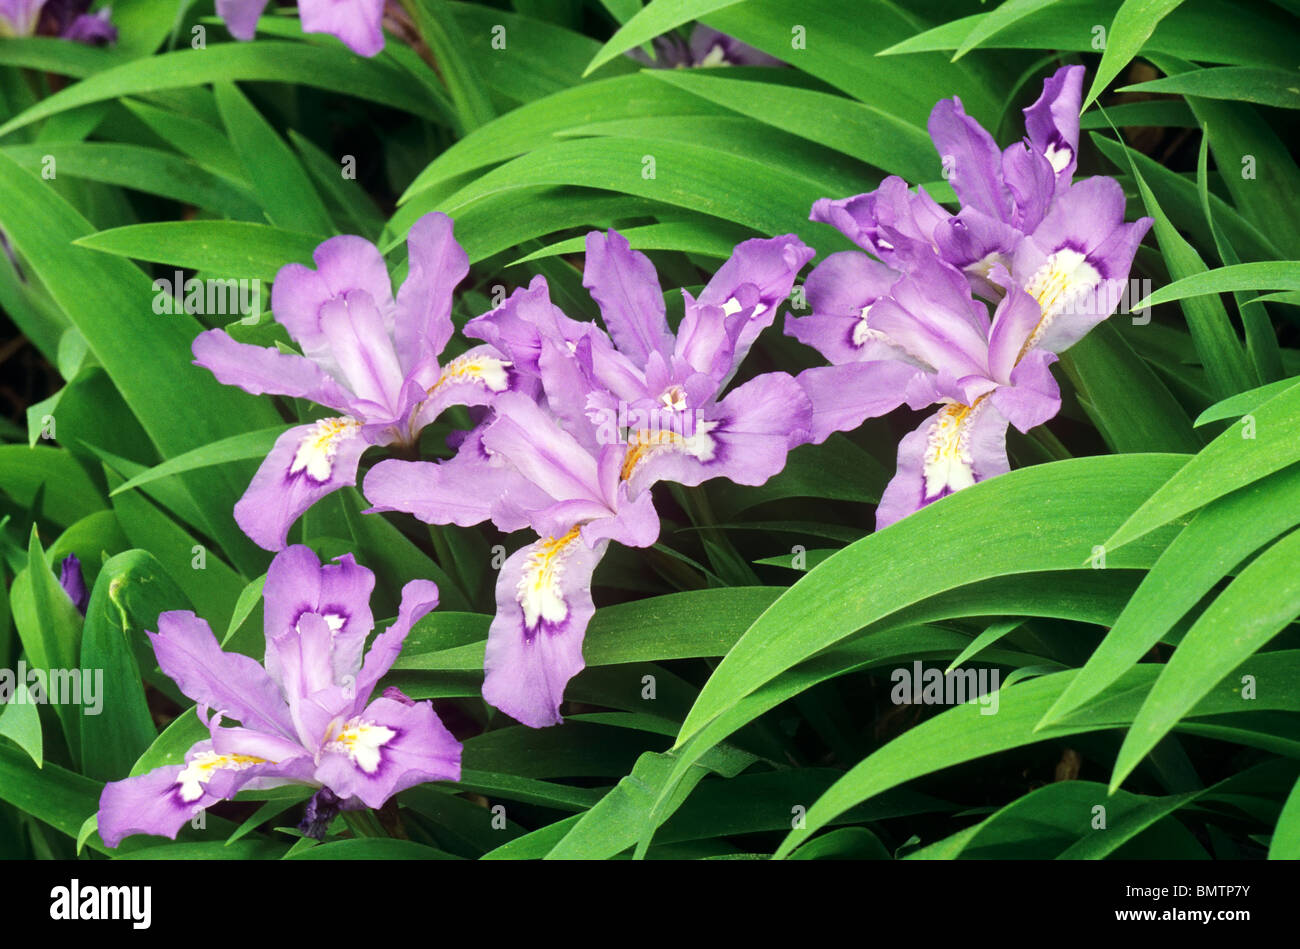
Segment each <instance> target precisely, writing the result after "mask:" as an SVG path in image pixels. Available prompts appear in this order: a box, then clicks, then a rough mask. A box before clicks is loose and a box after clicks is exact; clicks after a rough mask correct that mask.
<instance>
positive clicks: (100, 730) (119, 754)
mask: <svg viewBox="0 0 1300 949" xmlns="http://www.w3.org/2000/svg"><path fill="white" fill-rule="evenodd" d="M188 607H189V602H188V601H187V600H186V598H185V596H184V594H182V593H181V591H180V590H179V589H178V588H177V587H176V585H175V583H173V582H172V580H171V579H170V578H169V577H168V576H167V573H166V572H165V571H164V570H163V567H162V564H160V563H159V562H158V560H157V559H156V558H155V557H154V556H153V555H152V554H149V553H147V552H146V551H143V550H129V551H127V552H126V553H122V554H118V555H117V556H116V557H113V558H111V559H109V560H108V562H107V563H105V564H104V566H103V569H101V570H100V573H99V578H98V580H96V582H95V587H94V590H92V591H91V595H90V603H89V605H88V607H87V609H86V631H85V635H84V638H83V643H82V654H81V665H82V668H83V669H88V670H102V671H103V691H102V692H101V694H100V700H101V702H102V708H101V710H100V712H99V714H95V715H88V716H87V718H86V719H85V721H84V722H83V724H82V734H83V736H84V740H85V752H84V754H83V767H82V771H83V773H84V774H85V775H86V776H87V777H92V778H98V779H99V780H101V781H107V780H113V779H118V778H121V777H123V776H124V775H125V774H126V773H127V772H128V771H129V770H130V768H131V765H132V764H133V763H134V762H135V761H137V760H138V759H139V757H140V756H141V755H142V754H143V753H144V752H145V750H146V749H148V748H149V746H150V745H152V744H153V742H154V739H155V738H157V736H158V733H157V730H156V729H155V728H154V724H153V718H152V716H151V715H150V713H149V706H148V703H147V702H146V700H145V694H144V688H143V686H142V684H141V681H140V669H141V664H142V663H143V662H147V663H148V667H149V668H152V666H153V665H154V662H153V651H152V649H150V648H149V645H148V640H147V639H146V637H145V631H146V630H150V631H155V632H156V631H157V629H158V615H159V614H160V613H161V612H163V611H164V610H176V609H186V608H188Z"/></svg>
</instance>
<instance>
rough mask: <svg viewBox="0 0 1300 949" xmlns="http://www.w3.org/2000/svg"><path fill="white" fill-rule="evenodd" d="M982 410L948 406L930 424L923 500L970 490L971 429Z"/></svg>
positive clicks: (978, 403)
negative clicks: (963, 489)
mask: <svg viewBox="0 0 1300 949" xmlns="http://www.w3.org/2000/svg"><path fill="white" fill-rule="evenodd" d="M981 406H982V403H981V402H977V403H976V405H975V406H974V407H971V406H969V405H957V404H952V405H947V406H945V407H944V409H943V411H942V412H940V413H939V417H938V418H936V419H935V420H934V421H933V422H932V423H931V424H930V431H929V432H928V433H927V438H926V445H925V459H924V469H923V470H924V475H925V500H926V501H932V500H934V499H935V498H937V497H940V496H941V495H944V494H950V493H952V492H954V491H960V490H961V489H962V488H969V487H970V486H971V485H972V484H974V483H975V469H974V467H973V466H972V465H973V459H972V458H971V453H970V427H971V423H972V422H973V421H974V420H975V416H976V415H977V414H978V413H979V411H980V408H981Z"/></svg>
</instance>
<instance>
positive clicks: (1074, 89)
mask: <svg viewBox="0 0 1300 949" xmlns="http://www.w3.org/2000/svg"><path fill="white" fill-rule="evenodd" d="M1083 74H1084V67H1082V66H1062V67H1061V68H1060V69H1058V70H1057V71H1056V72H1055V73H1053V74H1052V75H1051V76H1050V77H1049V78H1048V79H1046V80H1044V82H1043V93H1042V95H1040V96H1039V97H1038V101H1036V102H1035V103H1034V104H1033V105H1031V106H1029V108H1027V109H1025V110H1024V112H1025V131H1026V132H1027V133H1028V135H1029V143H1030V144H1031V145H1032V146H1033V147H1034V149H1035V150H1036V151H1038V152H1039V153H1040V154H1042V155H1043V156H1044V157H1045V158H1046V159H1047V160H1048V161H1049V162H1050V163H1051V165H1052V169H1053V171H1055V173H1056V190H1057V191H1058V192H1060V191H1064V190H1065V189H1066V188H1068V187H1069V185H1070V179H1071V177H1072V176H1073V175H1074V170H1075V168H1076V167H1077V165H1078V161H1077V152H1078V150H1079V108H1080V105H1081V103H1082V101H1083Z"/></svg>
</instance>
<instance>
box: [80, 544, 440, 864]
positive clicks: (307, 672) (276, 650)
mask: <svg viewBox="0 0 1300 949" xmlns="http://www.w3.org/2000/svg"><path fill="white" fill-rule="evenodd" d="M374 585H375V576H374V574H373V573H371V572H370V571H369V570H367V569H366V568H365V567H362V566H359V565H358V564H357V563H356V562H355V561H354V560H353V559H352V556H351V555H350V554H346V555H344V556H343V557H340V558H339V559H338V561H337V562H336V563H331V564H325V565H324V566H322V565H321V563H320V561H319V560H317V558H316V555H315V554H313V553H312V552H311V551H310V550H309V549H307V548H306V547H301V546H294V547H290V548H288V549H287V550H285V551H284V552H282V553H281V554H279V555H277V556H276V558H275V560H274V561H272V563H271V568H270V571H269V572H268V573H267V577H266V586H265V589H264V593H263V597H264V606H265V617H266V660H265V666H263V665H261V664H259V663H257V662H255V661H254V660H252V659H250V658H249V657H247V656H242V655H239V654H237V653H228V652H223V651H222V650H221V647H220V646H218V645H217V640H216V637H214V636H213V634H212V630H211V629H210V628H209V627H208V624H207V623H206V622H204V621H203V620H201V619H199V618H198V617H196V616H195V615H194V614H193V613H191V612H189V611H182V610H175V611H170V612H167V613H163V614H161V615H160V616H159V617H158V632H157V633H149V638H150V640H151V641H152V642H153V648H154V654H155V655H156V656H157V658H158V666H159V668H160V669H162V671H163V672H164V673H166V674H167V675H168V676H169V677H171V678H172V679H173V680H174V681H175V682H176V685H177V686H178V687H179V688H180V690H181V691H182V692H184V693H185V694H186V695H188V696H189V697H190V698H192V699H194V701H195V702H197V703H198V715H199V718H200V720H204V721H205V724H206V725H207V726H208V729H209V731H210V737H209V738H207V739H204V740H203V741H200V742H199V743H198V744H196V745H194V747H192V748H191V749H190V750H189V751H188V752H186V754H185V763H184V764H176V765H167V766H165V767H161V768H156V769H154V770H153V771H150V772H148V773H146V774H142V775H139V776H137V777H133V778H127V779H126V780H123V781H114V782H111V783H110V784H108V785H107V786H106V787H105V788H104V792H103V795H102V796H101V797H100V801H99V835H100V837H102V838H103V840H104V843H106V844H107V845H108V846H109V847H116V846H117V845H118V844H119V843H120V842H121V841H122V839H123V838H124V837H127V836H130V835H131V834H153V835H156V836H162V837H171V838H173V839H175V837H176V834H177V832H178V831H179V830H180V829H181V827H183V826H184V825H185V824H187V823H189V822H190V821H191V820H193V819H194V817H196V816H197V815H198V814H199V813H200V812H201V811H203V810H204V809H206V808H208V807H210V806H211V805H212V804H215V803H216V802H218V801H222V800H229V799H231V798H233V797H234V796H235V795H236V794H237V793H238V792H239V791H241V790H243V789H245V788H247V789H255V788H268V787H276V786H280V785H285V784H304V785H307V786H309V787H315V788H320V789H322V793H321V795H320V800H319V802H314V803H320V804H324V805H328V804H330V803H334V802H335V799H337V802H336V803H338V804H339V805H341V806H342V807H343V808H358V807H363V806H364V807H372V808H377V807H382V806H383V804H384V802H386V801H387V800H388V799H389V798H390V797H392V796H393V795H394V794H396V793H397V792H399V791H402V790H405V789H406V788H409V787H412V786H413V785H416V784H421V783H423V782H426V781H457V780H459V779H460V755H461V746H460V743H459V742H458V741H456V739H455V738H454V737H453V736H452V735H451V733H450V732H449V731H447V729H446V727H445V726H444V725H443V724H442V722H441V721H440V720H439V719H438V716H437V714H436V713H435V712H434V710H433V705H432V703H430V702H413V701H412V700H410V699H408V698H407V697H406V696H404V695H401V693H398V692H396V690H394V689H389V690H386V691H385V693H384V695H383V696H381V697H379V698H376V699H375V700H374V701H371V700H370V696H371V693H372V692H373V691H374V689H375V686H376V683H378V681H379V679H380V677H381V676H383V675H384V674H385V673H386V672H387V671H388V669H389V668H390V667H391V666H392V664H393V661H394V660H395V659H396V658H397V655H398V653H399V652H400V651H401V648H402V643H403V641H404V640H405V639H406V635H407V633H409V632H410V629H411V626H412V625H413V624H414V623H415V622H416V621H417V620H419V619H420V617H422V616H424V615H425V614H426V613H428V612H429V611H430V610H432V609H433V608H434V607H435V606H436V605H437V602H438V588H437V587H436V586H435V585H434V584H433V583H430V582H429V581H426V580H413V581H411V582H410V583H408V584H407V585H406V586H405V588H403V590H402V604H401V608H400V610H399V612H398V616H397V620H396V621H395V622H394V623H393V624H392V626H390V627H388V629H386V630H384V631H383V632H382V633H380V634H379V635H377V636H376V637H375V638H374V641H373V642H372V643H371V646H370V649H369V651H368V652H366V651H365V645H366V637H367V636H368V635H369V633H370V631H371V629H372V628H373V627H374V618H373V616H372V615H371V612H370V593H371V591H372V590H373V589H374ZM363 653H364V658H363ZM209 712H211V713H214V714H211V715H208V713H209ZM226 718H231V719H235V720H237V721H238V722H239V723H240V725H239V726H238V727H229V728H228V727H223V725H222V721H223V719H226ZM326 791H327V792H328V794H326V793H324V792H326Z"/></svg>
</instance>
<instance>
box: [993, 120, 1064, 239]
mask: <svg viewBox="0 0 1300 949" xmlns="http://www.w3.org/2000/svg"><path fill="white" fill-rule="evenodd" d="M1002 179H1003V181H1005V182H1006V186H1007V190H1008V191H1009V192H1011V199H1012V203H1013V205H1014V210H1013V211H1012V214H1011V224H1012V225H1014V226H1015V227H1016V228H1017V229H1019V230H1021V231H1024V232H1025V233H1029V232H1031V231H1033V229H1034V228H1036V227H1037V226H1038V225H1039V224H1040V223H1041V222H1042V220H1043V216H1044V215H1045V214H1046V213H1047V209H1048V206H1049V205H1050V204H1051V202H1052V196H1053V195H1054V194H1055V193H1056V173H1055V171H1054V170H1053V168H1052V165H1051V162H1049V161H1048V160H1047V159H1046V158H1045V157H1043V155H1041V154H1040V153H1038V152H1036V151H1034V150H1033V149H1031V148H1029V147H1028V146H1026V145H1025V143H1024V142H1016V143H1015V144H1014V145H1011V146H1009V147H1008V148H1007V150H1006V151H1004V152H1003V153H1002Z"/></svg>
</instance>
